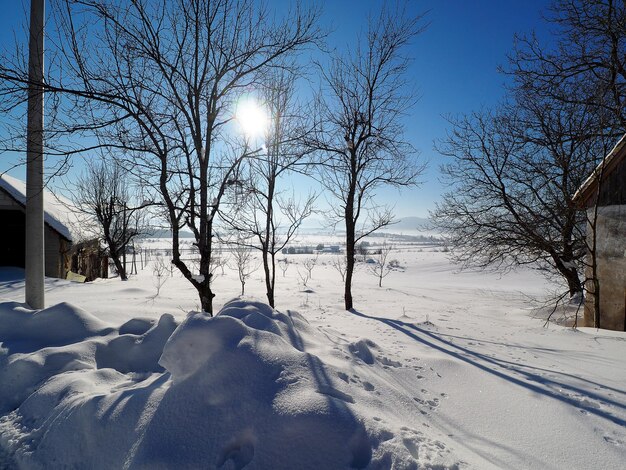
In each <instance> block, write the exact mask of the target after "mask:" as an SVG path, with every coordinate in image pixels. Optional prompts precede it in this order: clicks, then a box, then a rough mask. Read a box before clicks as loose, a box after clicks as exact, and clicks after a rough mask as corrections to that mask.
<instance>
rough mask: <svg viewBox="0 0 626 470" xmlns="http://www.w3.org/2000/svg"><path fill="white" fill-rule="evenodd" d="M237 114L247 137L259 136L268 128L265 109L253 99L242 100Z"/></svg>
mask: <svg viewBox="0 0 626 470" xmlns="http://www.w3.org/2000/svg"><path fill="white" fill-rule="evenodd" d="M235 116H236V118H237V121H239V125H240V126H241V128H242V129H243V132H244V134H245V135H246V137H249V138H254V137H259V136H261V135H263V133H264V132H265V130H266V128H267V120H268V119H267V114H266V113H265V110H264V109H263V108H262V107H261V106H260V105H259V104H258V103H257V102H256V101H254V100H252V99H247V100H242V101H240V102H239V104H238V105H237V112H236V115H235Z"/></svg>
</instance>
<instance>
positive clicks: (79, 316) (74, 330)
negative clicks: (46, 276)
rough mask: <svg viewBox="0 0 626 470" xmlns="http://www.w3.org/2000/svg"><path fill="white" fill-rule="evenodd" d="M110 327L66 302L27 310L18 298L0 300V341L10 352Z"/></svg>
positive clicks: (66, 340)
mask: <svg viewBox="0 0 626 470" xmlns="http://www.w3.org/2000/svg"><path fill="white" fill-rule="evenodd" d="M111 331H113V328H111V327H110V326H109V325H107V324H106V323H104V322H103V321H101V320H99V319H98V318H96V317H95V316H93V315H91V314H90V313H88V312H86V311H84V310H83V309H81V308H79V307H76V306H74V305H71V304H69V303H66V302H63V303H60V304H57V305H53V306H52V307H48V308H45V309H43V310H30V309H29V308H27V307H26V306H25V304H19V303H17V302H4V303H0V342H2V343H4V345H5V347H6V346H7V345H8V346H9V348H10V349H11V350H12V352H13V351H18V350H19V351H20V352H24V351H34V350H37V349H41V348H42V347H46V346H60V345H64V344H69V343H75V342H78V341H81V340H83V339H85V338H88V337H90V336H95V335H106V334H108V333H110V332H111Z"/></svg>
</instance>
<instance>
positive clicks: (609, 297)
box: [585, 205, 626, 331]
mask: <svg viewBox="0 0 626 470" xmlns="http://www.w3.org/2000/svg"><path fill="white" fill-rule="evenodd" d="M588 215H589V217H590V218H591V216H592V215H593V208H592V209H589V213H588ZM596 231H597V247H596V249H597V263H598V269H597V271H598V280H599V282H600V327H601V328H606V329H609V330H619V331H626V324H625V322H626V205H620V206H606V207H599V208H598V220H597V228H596ZM588 234H589V235H588V239H589V243H590V246H591V241H592V240H593V239H592V238H591V237H592V236H593V234H592V232H591V229H590V228H588ZM590 263H591V260H590V259H588V264H590ZM585 274H586V278H587V279H590V278H591V268H589V267H588V268H587V272H586V273H585ZM587 290H588V291H589V292H593V285H592V284H591V283H590V282H588V283H587ZM594 301H595V298H594V296H593V295H589V294H588V295H587V298H586V300H585V326H595V325H594V321H593V317H594V315H593V312H594Z"/></svg>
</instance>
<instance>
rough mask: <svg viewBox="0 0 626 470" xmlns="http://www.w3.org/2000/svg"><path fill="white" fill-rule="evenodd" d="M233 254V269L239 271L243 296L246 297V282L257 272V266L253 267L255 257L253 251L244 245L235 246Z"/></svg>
mask: <svg viewBox="0 0 626 470" xmlns="http://www.w3.org/2000/svg"><path fill="white" fill-rule="evenodd" d="M232 253H233V256H232V262H233V266H232V268H233V269H235V270H236V271H237V275H238V276H239V282H240V283H241V295H244V293H245V289H246V281H247V280H248V279H249V278H250V276H251V275H252V274H253V273H254V272H255V271H256V270H257V266H254V265H253V261H254V257H253V255H252V249H251V248H249V247H247V246H245V245H244V244H241V243H239V244H235V245H234V247H233V252H232Z"/></svg>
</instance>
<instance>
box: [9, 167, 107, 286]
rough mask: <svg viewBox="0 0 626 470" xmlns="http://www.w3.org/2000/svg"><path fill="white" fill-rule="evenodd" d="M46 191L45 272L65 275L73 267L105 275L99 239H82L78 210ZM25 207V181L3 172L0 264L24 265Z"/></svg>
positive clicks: (90, 275)
mask: <svg viewBox="0 0 626 470" xmlns="http://www.w3.org/2000/svg"><path fill="white" fill-rule="evenodd" d="M44 191H45V193H44V222H45V224H44V239H45V260H44V264H45V275H46V276H47V277H56V278H61V279H65V278H66V277H67V274H68V272H69V271H73V272H76V273H79V274H81V275H84V276H85V277H86V278H87V280H92V279H95V278H96V277H106V276H107V274H108V260H106V256H103V255H102V252H101V250H99V245H98V243H97V240H90V241H85V240H81V239H80V236H79V234H78V232H77V229H78V227H77V225H78V220H77V218H76V214H74V213H72V211H71V209H69V208H68V207H67V206H66V205H65V204H64V203H63V202H62V201H61V200H60V199H59V198H57V197H56V196H55V195H54V194H52V193H51V192H50V191H48V190H44ZM25 207H26V184H25V183H24V182H23V181H21V180H19V179H17V178H13V177H12V176H9V175H1V176H0V225H1V227H2V229H1V230H0V266H15V267H20V268H23V267H24V265H25V257H26V253H25V251H26V249H25V242H24V238H25V230H26V216H25V210H26V209H25ZM72 221H73V223H70V222H72ZM72 225H74V227H72Z"/></svg>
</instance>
